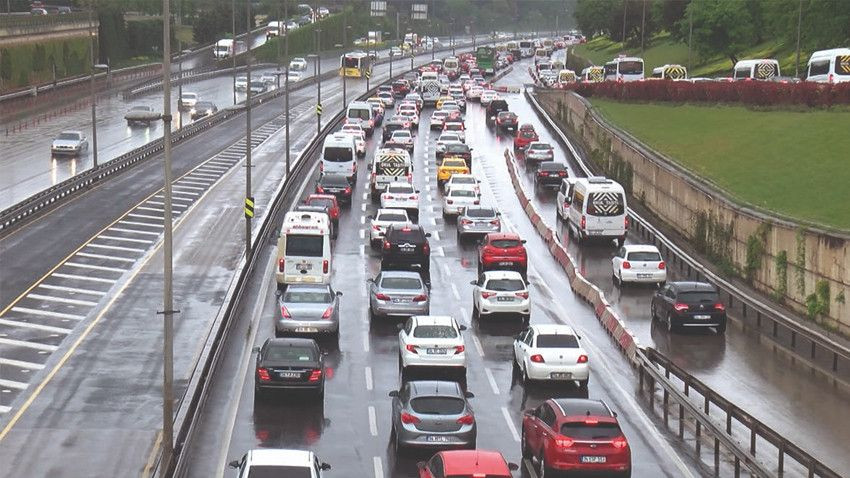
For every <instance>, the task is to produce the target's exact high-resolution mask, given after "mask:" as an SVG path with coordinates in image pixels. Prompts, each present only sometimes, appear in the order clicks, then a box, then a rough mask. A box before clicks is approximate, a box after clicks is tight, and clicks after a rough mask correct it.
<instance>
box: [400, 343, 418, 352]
mask: <svg viewBox="0 0 850 478" xmlns="http://www.w3.org/2000/svg"><path fill="white" fill-rule="evenodd" d="M404 348H405V350H407V351H408V352H410V353H414V354H418V353H419V352H417V351H416V346H415V345H413V344H407V345H405V346H404Z"/></svg>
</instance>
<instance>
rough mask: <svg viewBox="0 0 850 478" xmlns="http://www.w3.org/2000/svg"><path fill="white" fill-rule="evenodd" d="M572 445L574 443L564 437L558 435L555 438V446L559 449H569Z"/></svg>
mask: <svg viewBox="0 0 850 478" xmlns="http://www.w3.org/2000/svg"><path fill="white" fill-rule="evenodd" d="M573 443H575V441H574V440H573V439H572V438H567V437H565V436H561V435H558V437H557V438H555V445H557V446H559V447H561V448H569V447H571V446H573Z"/></svg>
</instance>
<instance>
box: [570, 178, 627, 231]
mask: <svg viewBox="0 0 850 478" xmlns="http://www.w3.org/2000/svg"><path fill="white" fill-rule="evenodd" d="M568 184H569V185H570V186H569V196H568V199H566V200H565V201H566V202H568V203H569V209H568V210H567V218H566V219H567V230H568V233H569V234H572V235H574V236H575V238H576V240H577V241H578V242H579V243H581V242H584V241H586V240H587V239H591V238H592V239H605V240H609V241H610V240H612V239H616V241H617V245H618V247H622V246H623V244H624V243H625V241H626V233H627V232H628V229H629V219H628V216H627V214H626V212H627V210H628V207H627V206H626V192H625V191H624V190H623V187H622V186H620V185H619V184H618V183H617V182H615V181H614V180H611V179H608V178H604V177H598V176H593V177H589V178H580V179H576V180H575V181H574V182H568Z"/></svg>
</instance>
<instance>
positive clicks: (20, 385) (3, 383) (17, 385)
mask: <svg viewBox="0 0 850 478" xmlns="http://www.w3.org/2000/svg"><path fill="white" fill-rule="evenodd" d="M0 387H5V388H14V389H16V390H26V389H27V384H25V383H24V382H16V381H14V380H6V379H3V378H0Z"/></svg>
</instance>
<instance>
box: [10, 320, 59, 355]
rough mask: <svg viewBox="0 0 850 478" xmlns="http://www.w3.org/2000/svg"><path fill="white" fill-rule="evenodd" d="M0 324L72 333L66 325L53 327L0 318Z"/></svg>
mask: <svg viewBox="0 0 850 478" xmlns="http://www.w3.org/2000/svg"><path fill="white" fill-rule="evenodd" d="M0 325H5V326H8V327H19V328H22V329H32V330H41V331H42V332H53V333H56V334H63V335H68V334H70V333H71V329H66V328H64V327H51V326H49V325H41V324H33V323H32V322H20V321H17V320H8V319H0ZM0 363H2V362H0Z"/></svg>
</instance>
